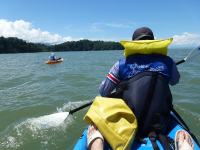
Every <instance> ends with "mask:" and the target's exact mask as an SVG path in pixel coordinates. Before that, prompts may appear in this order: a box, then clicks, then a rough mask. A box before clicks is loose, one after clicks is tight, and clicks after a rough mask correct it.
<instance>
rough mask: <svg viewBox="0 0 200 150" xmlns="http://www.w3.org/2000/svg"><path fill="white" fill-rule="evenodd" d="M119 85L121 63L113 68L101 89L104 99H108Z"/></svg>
mask: <svg viewBox="0 0 200 150" xmlns="http://www.w3.org/2000/svg"><path fill="white" fill-rule="evenodd" d="M117 83H119V61H118V62H117V63H115V65H114V66H113V67H112V68H111V70H110V72H109V73H108V75H107V77H106V79H105V80H104V81H103V82H102V83H101V85H100V87H99V93H100V94H101V96H102V97H107V96H108V95H109V94H110V93H111V92H112V91H113V90H114V89H115V87H116V85H117Z"/></svg>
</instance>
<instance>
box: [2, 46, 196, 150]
mask: <svg viewBox="0 0 200 150" xmlns="http://www.w3.org/2000/svg"><path fill="white" fill-rule="evenodd" d="M190 51H191V49H185V50H180V49H175V50H169V56H173V58H174V59H175V61H180V60H182V59H184V58H185V57H186V56H187V55H188V54H189V52H190ZM55 54H56V56H57V57H63V58H64V62H62V63H58V64H45V61H46V60H47V59H48V57H49V55H50V53H30V54H1V55H0V56H1V57H0V62H1V65H0V68H1V73H0V102H1V105H0V149H2V150H4V149H20V150H26V149H41V150H46V149H48V150H54V149H65V150H71V149H73V147H74V146H75V144H76V142H77V141H78V139H79V137H80V135H81V134H82V133H83V131H84V129H85V127H86V126H87V124H86V123H85V122H84V121H83V117H84V115H85V114H86V112H87V110H88V108H89V107H88V108H85V109H83V110H80V111H78V112H76V113H74V115H73V116H70V117H68V119H67V120H65V121H64V122H62V118H57V117H54V116H51V117H50V118H46V117H48V115H51V114H54V113H60V115H61V114H62V112H69V110H70V109H75V108H77V107H79V106H81V105H83V104H86V103H88V102H90V101H92V100H94V98H95V97H96V96H99V92H98V87H99V85H100V83H101V82H102V81H103V80H104V79H105V78H106V75H107V73H108V72H109V70H110V68H111V67H112V66H113V65H114V63H115V62H116V61H118V60H119V59H120V58H122V57H123V51H122V50H121V51H97V52H94V51H85V52H56V53H55ZM178 69H179V71H180V74H181V80H180V83H179V84H178V85H176V86H174V87H171V86H170V88H171V91H172V94H173V98H174V101H173V103H174V105H175V109H176V110H177V111H178V112H179V114H180V115H181V116H182V117H183V119H184V120H185V121H186V123H187V124H188V126H189V127H190V128H191V131H192V132H193V133H194V134H195V135H196V136H197V138H198V140H200V127H199V126H200V111H199V107H200V100H199V98H200V93H199V89H200V65H199V62H192V63H189V62H185V63H183V64H180V65H179V66H178ZM47 122H48V123H47ZM55 122H56V123H55ZM46 123H47V124H46Z"/></svg>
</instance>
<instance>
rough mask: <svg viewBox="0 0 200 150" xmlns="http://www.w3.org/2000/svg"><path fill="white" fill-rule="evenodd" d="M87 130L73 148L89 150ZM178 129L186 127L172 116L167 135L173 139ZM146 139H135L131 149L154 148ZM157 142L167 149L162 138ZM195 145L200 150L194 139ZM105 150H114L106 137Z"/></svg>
mask: <svg viewBox="0 0 200 150" xmlns="http://www.w3.org/2000/svg"><path fill="white" fill-rule="evenodd" d="M172 115H173V116H174V114H172ZM174 117H175V118H176V116H174ZM176 119H177V118H176ZM177 121H178V119H177ZM178 122H179V121H178ZM87 130H88V127H87V128H86V130H85V131H84V133H83V134H82V136H81V137H80V139H79V140H78V142H77V144H76V145H75V147H74V149H73V150H87ZM178 130H185V129H184V127H183V126H182V125H181V124H178V123H177V122H176V121H175V120H174V119H172V118H170V122H169V125H168V127H167V131H166V133H165V135H167V136H169V137H171V138H172V139H175V134H176V132H177V131H178ZM144 140H146V141H147V144H143V143H142V142H141V141H139V140H137V139H135V140H134V143H133V144H132V146H131V150H136V149H137V150H153V147H152V144H151V141H150V140H149V138H145V139H144ZM193 141H194V139H193ZM156 142H157V144H158V147H159V148H160V150H165V148H164V147H163V145H162V144H161V142H160V139H158V140H156ZM194 147H195V150H200V147H198V145H197V144H196V142H195V141H194ZM104 150H112V148H111V147H110V145H109V144H108V142H107V141H106V140H105V139H104Z"/></svg>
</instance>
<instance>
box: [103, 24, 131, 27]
mask: <svg viewBox="0 0 200 150" xmlns="http://www.w3.org/2000/svg"><path fill="white" fill-rule="evenodd" d="M106 25H107V26H110V27H115V28H130V26H126V25H123V24H120V23H106Z"/></svg>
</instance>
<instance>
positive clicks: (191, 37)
mask: <svg viewBox="0 0 200 150" xmlns="http://www.w3.org/2000/svg"><path fill="white" fill-rule="evenodd" d="M173 39H174V40H173V42H172V45H173V46H198V45H200V34H190V33H188V32H184V33H183V35H174V36H173Z"/></svg>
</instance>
